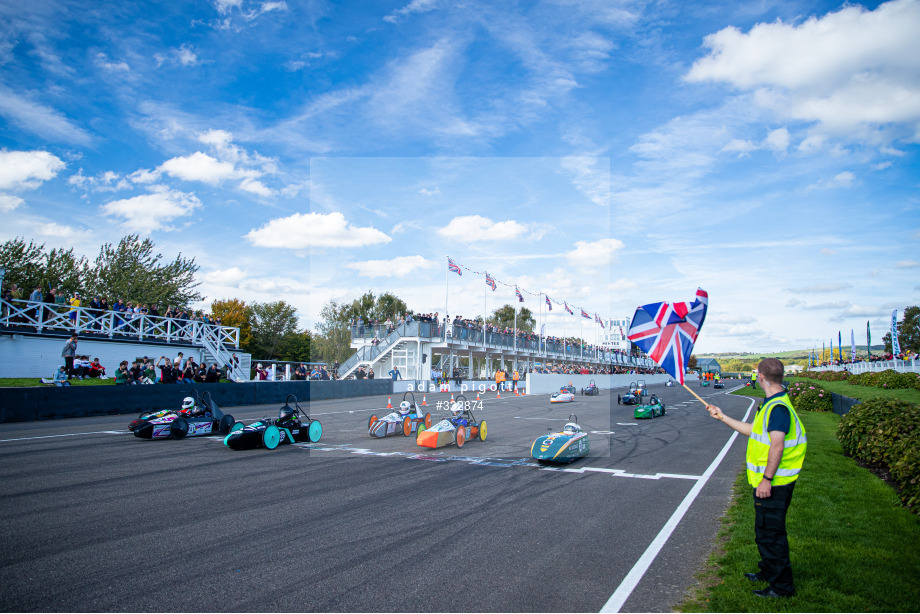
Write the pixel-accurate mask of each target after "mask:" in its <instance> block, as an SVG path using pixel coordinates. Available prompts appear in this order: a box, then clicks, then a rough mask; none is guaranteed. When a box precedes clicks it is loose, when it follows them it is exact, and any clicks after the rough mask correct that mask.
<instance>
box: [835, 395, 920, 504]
mask: <svg viewBox="0 0 920 614" xmlns="http://www.w3.org/2000/svg"><path fill="white" fill-rule="evenodd" d="M837 439H839V440H840V443H841V445H842V446H843V451H844V454H846V455H847V456H852V457H853V458H857V459H860V460H862V461H865V462H866V463H869V464H870V465H874V466H876V467H880V468H887V469H888V471H889V473H890V475H891V478H892V479H893V480H894V481H895V483H897V485H898V487H899V488H900V489H901V493H900V496H901V501H903V502H904V505H905V506H906V507H908V508H910V509H911V510H912V511H914V512H915V513H917V512H918V511H920V505H918V504H920V405H918V404H916V403H908V402H907V401H899V400H896V399H882V398H876V399H870V400H868V401H864V402H862V403H860V404H859V405H856V406H854V407H853V409H851V410H850V411H849V413H847V414H846V415H845V416H843V418H841V419H840V424H839V426H838V427H837Z"/></svg>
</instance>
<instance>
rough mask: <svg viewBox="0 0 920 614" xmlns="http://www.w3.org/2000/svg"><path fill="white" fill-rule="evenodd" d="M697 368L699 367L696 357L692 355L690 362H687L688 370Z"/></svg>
mask: <svg viewBox="0 0 920 614" xmlns="http://www.w3.org/2000/svg"><path fill="white" fill-rule="evenodd" d="M696 366H697V360H696V356H693V355H691V356H690V360H688V361H687V368H688V369H696Z"/></svg>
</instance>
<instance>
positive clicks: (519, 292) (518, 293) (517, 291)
mask: <svg viewBox="0 0 920 614" xmlns="http://www.w3.org/2000/svg"><path fill="white" fill-rule="evenodd" d="M514 293H515V294H516V295H517V297H518V302H519V303H523V302H524V297H523V296H521V291H520V290H518V289H517V288H515V289H514Z"/></svg>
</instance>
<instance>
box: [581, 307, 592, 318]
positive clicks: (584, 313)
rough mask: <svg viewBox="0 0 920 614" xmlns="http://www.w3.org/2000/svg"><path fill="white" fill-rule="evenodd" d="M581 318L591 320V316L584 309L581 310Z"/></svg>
mask: <svg viewBox="0 0 920 614" xmlns="http://www.w3.org/2000/svg"><path fill="white" fill-rule="evenodd" d="M581 317H583V318H588V319H589V320H590V319H591V315H590V314H589V313H588V312H587V311H585V310H584V309H582V310H581Z"/></svg>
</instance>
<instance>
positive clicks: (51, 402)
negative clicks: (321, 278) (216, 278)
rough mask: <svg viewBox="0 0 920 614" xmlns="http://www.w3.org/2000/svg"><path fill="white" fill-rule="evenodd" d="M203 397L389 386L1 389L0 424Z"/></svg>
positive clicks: (384, 390) (320, 393) (317, 394)
mask: <svg viewBox="0 0 920 614" xmlns="http://www.w3.org/2000/svg"><path fill="white" fill-rule="evenodd" d="M193 390H194V391H197V392H199V393H204V392H208V393H210V394H211V398H212V399H213V400H214V402H215V403H217V405H219V406H220V407H222V408H223V407H238V406H241V405H264V404H268V403H282V402H284V399H285V397H287V395H289V394H293V395H295V396H296V397H297V399H298V400H299V401H300V402H301V404H303V403H306V402H309V401H324V400H328V399H346V398H352V397H364V396H377V395H379V396H383V395H388V394H392V393H393V382H392V381H391V380H349V381H294V382H247V383H242V384H156V385H154V386H115V385H114V384H112V385H111V386H69V387H66V388H59V387H27V388H0V422H28V421H32V420H53V419H57V418H82V417H85V416H105V415H114V414H139V413H141V412H142V411H149V410H153V409H166V408H171V407H173V408H178V407H179V406H180V405H181V404H182V399H183V397H186V396H190V395H191V393H192V391H193Z"/></svg>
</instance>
